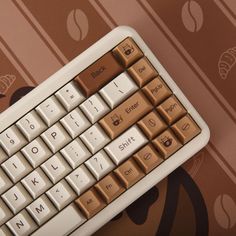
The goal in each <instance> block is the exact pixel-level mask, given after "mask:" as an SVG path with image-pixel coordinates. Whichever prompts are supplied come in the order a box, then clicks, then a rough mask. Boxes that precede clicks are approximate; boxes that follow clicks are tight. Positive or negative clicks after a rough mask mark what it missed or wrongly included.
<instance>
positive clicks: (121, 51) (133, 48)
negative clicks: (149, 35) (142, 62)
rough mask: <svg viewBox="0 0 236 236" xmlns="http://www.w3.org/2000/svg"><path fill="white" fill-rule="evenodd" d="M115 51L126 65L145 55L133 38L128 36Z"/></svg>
mask: <svg viewBox="0 0 236 236" xmlns="http://www.w3.org/2000/svg"><path fill="white" fill-rule="evenodd" d="M113 53H114V55H115V56H116V57H117V58H118V60H119V61H120V62H121V64H122V65H124V66H125V67H128V66H130V65H131V64H133V63H134V62H135V61H137V60H138V59H139V58H140V57H142V56H143V53H142V51H141V50H140V49H139V47H138V46H137V44H136V43H135V42H134V40H133V39H132V38H126V39H125V40H124V41H122V42H121V43H120V44H119V45H118V46H117V47H115V48H114V49H113Z"/></svg>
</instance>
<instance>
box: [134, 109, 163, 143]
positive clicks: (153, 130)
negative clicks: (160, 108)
mask: <svg viewBox="0 0 236 236" xmlns="http://www.w3.org/2000/svg"><path fill="white" fill-rule="evenodd" d="M138 126H139V127H140V128H141V129H142V131H143V132H144V133H145V135H146V136H147V137H148V139H153V138H154V137H155V136H157V135H158V134H159V133H161V132H162V131H164V130H165V129H166V128H167V125H166V123H165V122H164V121H163V119H162V118H161V117H160V115H159V114H158V113H157V112H156V111H152V112H150V113H148V114H147V115H146V116H145V117H143V118H142V119H141V120H140V121H138Z"/></svg>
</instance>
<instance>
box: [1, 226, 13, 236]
mask: <svg viewBox="0 0 236 236" xmlns="http://www.w3.org/2000/svg"><path fill="white" fill-rule="evenodd" d="M0 236H12V233H11V232H10V230H9V228H8V227H7V226H6V225H3V226H1V227H0Z"/></svg>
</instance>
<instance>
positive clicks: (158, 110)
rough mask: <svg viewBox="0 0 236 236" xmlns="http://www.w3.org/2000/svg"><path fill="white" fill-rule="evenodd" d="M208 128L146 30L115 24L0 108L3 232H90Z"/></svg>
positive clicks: (181, 157) (38, 235) (201, 140)
mask: <svg viewBox="0 0 236 236" xmlns="http://www.w3.org/2000/svg"><path fill="white" fill-rule="evenodd" d="M157 47H158V39H157ZM193 89H194V88H193ZM199 94H200V91H199ZM203 102H204V101H203ZM209 137H210V132H209V129H208V126H207V124H206V123H205V122H204V120H203V119H202V118H201V116H200V115H199V114H198V112H197V111H196V110H195V109H194V107H193V106H192V105H191V103H190V102H189V101H188V99H187V98H186V97H185V96H184V94H183V93H182V92H181V90H180V89H179V88H178V86H177V85H176V84H175V82H174V80H173V79H172V78H171V77H170V75H169V74H168V73H167V71H166V70H165V69H164V68H163V66H162V65H161V64H160V62H159V61H158V59H157V58H156V57H155V56H154V54H153V53H152V52H151V50H150V49H149V48H148V46H147V45H146V44H145V42H144V41H143V40H142V38H141V37H140V36H139V35H138V33H137V32H136V31H135V30H133V29H132V28H130V27H126V26H120V27H117V28H115V29H114V30H112V31H111V32H110V33H108V34H107V35H105V36H104V37H103V38H102V39H100V40H99V41H98V42H96V43H95V44H94V45H92V46H91V47H90V48H88V49H87V50H86V51H85V52H83V53H82V54H80V55H79V56H78V57H76V58H75V59H74V60H72V61H71V62H70V63H68V64H67V65H65V66H64V67H63V68H62V69H60V70H59V71H58V72H56V73H55V74H54V75H52V76H51V77H50V78H48V79H47V80H46V81H45V82H43V83H42V84H41V85H39V86H38V87H37V88H35V89H34V90H33V91H31V92H30V93H29V94H27V95H26V96H25V97H23V98H22V99H21V100H20V101H18V102H17V103H16V104H14V105H13V106H12V107H10V108H9V109H7V110H6V111H5V112H3V113H2V114H1V115H0V164H1V166H0V235H34V236H42V235H57V236H59V235H74V236H75V235H80V236H82V235H91V234H92V233H94V232H95V231H96V230H98V229H99V228H100V227H102V226H103V225H104V224H105V223H107V222H108V221H109V220H111V219H112V218H113V217H115V216H116V215H117V214H118V213H119V212H121V211H122V210H124V209H125V208H126V207H127V206H129V205H130V204H131V203H132V202H133V201H135V200H136V199H137V198H139V197H140V196H141V195H142V194H144V193H145V192H146V191H148V190H149V189H150V188H151V187H153V186H154V185H155V184H156V183H158V182H159V181H160V180H162V179H163V178H165V177H166V176H167V175H168V174H169V173H171V172H172V171H174V170H175V169H176V168H177V167H178V166H180V165H181V164H183V163H184V162H185V161H187V160H188V159H189V158H190V157H192V156H193V155H194V154H195V153H197V152H198V151H199V150H200V149H201V148H203V147H204V146H205V145H206V144H207V142H208V140H209Z"/></svg>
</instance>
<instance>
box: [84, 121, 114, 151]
mask: <svg viewBox="0 0 236 236" xmlns="http://www.w3.org/2000/svg"><path fill="white" fill-rule="evenodd" d="M80 138H81V139H82V141H83V142H84V143H85V144H86V146H87V147H88V148H89V150H90V151H91V152H92V153H95V152H97V151H98V150H100V149H101V148H103V147H104V146H105V145H106V144H107V143H108V142H109V140H110V139H109V138H108V136H107V135H106V134H105V132H104V131H103V129H102V128H101V127H100V125H99V124H98V123H96V124H95V125H93V126H91V127H90V128H89V129H87V130H86V131H85V132H84V133H83V134H82V135H81V136H80Z"/></svg>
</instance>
